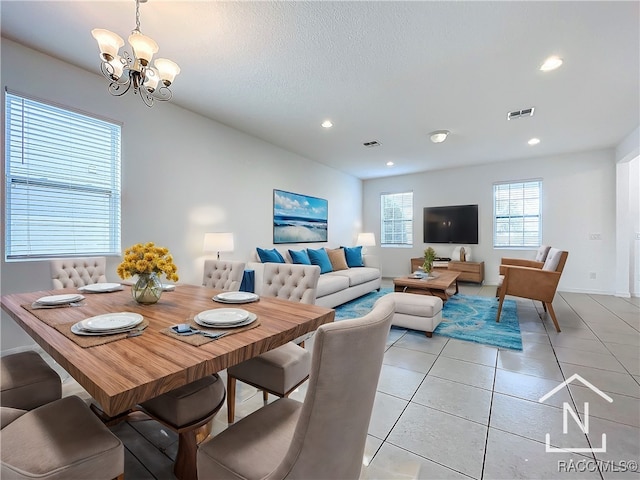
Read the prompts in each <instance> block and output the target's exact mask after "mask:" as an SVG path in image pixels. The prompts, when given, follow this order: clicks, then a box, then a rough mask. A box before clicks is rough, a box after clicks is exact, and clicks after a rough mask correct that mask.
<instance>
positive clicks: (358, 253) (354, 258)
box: [342, 246, 364, 268]
mask: <svg viewBox="0 0 640 480" xmlns="http://www.w3.org/2000/svg"><path fill="white" fill-rule="evenodd" d="M342 248H344V255H345V257H347V265H349V268H352V267H364V261H363V260H362V247H361V246H357V247H342Z"/></svg>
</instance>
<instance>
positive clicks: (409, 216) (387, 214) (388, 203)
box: [380, 192, 413, 246]
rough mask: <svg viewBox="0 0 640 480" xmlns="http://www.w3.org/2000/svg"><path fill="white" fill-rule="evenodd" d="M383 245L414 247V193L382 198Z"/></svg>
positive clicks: (381, 228)
mask: <svg viewBox="0 0 640 480" xmlns="http://www.w3.org/2000/svg"><path fill="white" fill-rule="evenodd" d="M380 209H381V211H380V219H381V225H380V231H381V232H382V233H381V234H380V237H381V240H380V244H381V245H387V246H393V245H409V246H410V245H413V192H405V193H383V194H382V195H381V196H380Z"/></svg>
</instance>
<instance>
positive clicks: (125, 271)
mask: <svg viewBox="0 0 640 480" xmlns="http://www.w3.org/2000/svg"><path fill="white" fill-rule="evenodd" d="M177 271H178V268H177V267H176V266H175V264H174V263H173V257H172V256H171V254H170V253H169V250H168V249H167V248H165V247H156V246H155V244H154V243H153V242H149V243H146V244H142V243H137V244H135V245H133V246H132V247H129V248H127V249H126V250H125V251H124V260H123V262H122V263H121V264H120V265H119V266H118V275H120V278H122V279H125V278H129V277H131V276H133V275H144V274H151V273H155V274H156V275H158V276H160V275H164V276H165V277H167V280H172V281H174V282H177V281H178V275H177V273H176V272H177Z"/></svg>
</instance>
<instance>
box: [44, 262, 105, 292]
mask: <svg viewBox="0 0 640 480" xmlns="http://www.w3.org/2000/svg"><path fill="white" fill-rule="evenodd" d="M49 266H50V268H51V281H52V283H53V288H54V289H55V290H60V289H62V288H70V287H76V288H77V287H84V286H85V285H90V284H92V283H106V282H107V277H106V269H107V259H106V258H105V257H85V258H57V259H54V260H51V261H50V262H49Z"/></svg>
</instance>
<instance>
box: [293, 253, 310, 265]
mask: <svg viewBox="0 0 640 480" xmlns="http://www.w3.org/2000/svg"><path fill="white" fill-rule="evenodd" d="M289 255H291V260H292V261H293V263H297V264H298V265H311V260H310V259H309V254H308V253H307V251H306V250H300V251H297V250H289Z"/></svg>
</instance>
